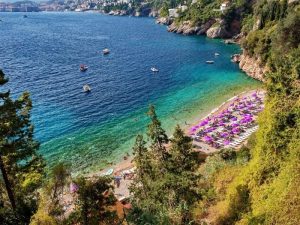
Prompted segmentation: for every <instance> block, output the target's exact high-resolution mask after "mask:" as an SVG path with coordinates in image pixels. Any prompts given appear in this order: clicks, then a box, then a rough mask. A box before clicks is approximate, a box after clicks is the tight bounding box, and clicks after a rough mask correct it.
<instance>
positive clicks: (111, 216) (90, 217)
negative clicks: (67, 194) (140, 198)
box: [64, 177, 119, 225]
mask: <svg viewBox="0 0 300 225" xmlns="http://www.w3.org/2000/svg"><path fill="white" fill-rule="evenodd" d="M111 181H112V180H111V178H109V177H98V178H97V179H96V180H88V179H86V178H83V177H81V178H78V179H77V180H76V181H75V183H76V184H77V185H78V191H77V194H78V199H77V201H76V202H77V203H76V209H75V211H74V212H73V213H72V214H71V215H70V216H69V218H68V219H67V221H65V223H64V224H82V225H98V224H110V225H114V224H118V223H119V221H118V218H117V215H116V212H115V211H114V210H112V208H111V207H112V206H113V205H115V202H116V199H115V197H114V195H113V193H112V192H111V189H112V188H113V186H112V185H111V184H110V183H111Z"/></svg>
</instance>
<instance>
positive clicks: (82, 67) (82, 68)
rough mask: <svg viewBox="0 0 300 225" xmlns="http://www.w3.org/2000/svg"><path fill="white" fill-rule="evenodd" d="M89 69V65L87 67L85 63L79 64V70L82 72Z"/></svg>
mask: <svg viewBox="0 0 300 225" xmlns="http://www.w3.org/2000/svg"><path fill="white" fill-rule="evenodd" d="M87 69H88V67H87V66H86V65H84V64H81V65H80V66H79V70H80V71H81V72H85V71H87Z"/></svg>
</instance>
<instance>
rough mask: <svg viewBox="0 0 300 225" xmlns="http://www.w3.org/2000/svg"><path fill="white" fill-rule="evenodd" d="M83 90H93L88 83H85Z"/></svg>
mask: <svg viewBox="0 0 300 225" xmlns="http://www.w3.org/2000/svg"><path fill="white" fill-rule="evenodd" d="M83 91H84V92H90V91H91V87H90V86H89V85H88V84H85V85H83Z"/></svg>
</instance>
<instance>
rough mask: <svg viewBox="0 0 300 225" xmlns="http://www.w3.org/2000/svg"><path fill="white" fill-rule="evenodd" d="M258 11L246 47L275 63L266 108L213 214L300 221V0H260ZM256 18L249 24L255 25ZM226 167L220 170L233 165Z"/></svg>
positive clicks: (245, 220) (222, 219) (234, 219)
mask: <svg viewBox="0 0 300 225" xmlns="http://www.w3.org/2000/svg"><path fill="white" fill-rule="evenodd" d="M254 11H255V13H254V16H253V18H252V19H251V20H252V21H253V19H254V21H256V22H255V26H254V29H253V30H252V29H249V27H247V28H245V29H244V30H245V31H246V34H247V36H246V37H245V38H244V42H243V47H244V48H245V51H246V52H245V53H246V54H249V55H251V56H252V57H256V58H259V59H261V63H262V64H265V65H267V66H268V68H269V72H268V73H267V74H265V80H266V88H267V98H266V101H265V110H264V112H263V113H262V114H261V115H260V118H259V125H260V128H259V131H258V132H257V134H256V144H254V145H253V146H251V147H250V161H249V163H247V164H246V165H245V166H243V167H240V166H238V165H237V166H234V167H232V168H231V169H230V170H231V171H234V170H237V171H239V172H238V174H236V175H235V176H234V177H232V176H231V175H229V174H227V178H226V177H225V178H223V179H225V180H231V181H230V182H229V183H228V184H227V185H226V186H225V189H224V192H223V194H222V195H223V197H222V196H221V195H220V194H221V193H219V194H217V195H216V196H215V198H214V199H215V200H217V201H216V202H214V203H213V206H212V207H211V213H212V214H213V213H214V216H211V217H212V218H213V219H212V221H213V224H218V225H219V224H221V225H222V224H228V225H229V224H230V225H231V224H243V225H244V224H268V225H271V224H272V225H274V224H278V225H281V224H291V225H296V224H298V223H299V221H300V217H299V215H300V213H299V212H300V198H299V184H300V173H299V171H300V167H299V165H300V154H299V153H300V147H299V146H300V145H299V143H300V102H299V99H300V85H299V84H300V80H299V78H300V69H299V68H300V35H299V32H300V29H299V24H300V23H299V22H300V11H299V6H297V3H293V4H289V5H288V4H287V2H286V1H258V2H257V4H256V6H255V10H254ZM251 20H250V18H248V22H247V23H246V24H250V23H252V24H253V25H254V23H253V22H251ZM247 26H248V25H247ZM218 165H220V164H218ZM223 168H224V169H221V170H220V173H224V172H225V173H226V170H228V168H226V167H223ZM229 178H230V179H229ZM216 187H217V186H216V185H215V186H214V190H216ZM224 193H225V195H224Z"/></svg>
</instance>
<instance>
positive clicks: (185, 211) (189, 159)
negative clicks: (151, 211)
mask: <svg viewBox="0 0 300 225" xmlns="http://www.w3.org/2000/svg"><path fill="white" fill-rule="evenodd" d="M168 153H169V158H168V161H167V162H166V168H167V170H166V173H165V176H164V179H163V181H164V185H163V186H164V187H165V188H164V192H165V193H167V201H166V204H167V205H168V206H169V208H170V209H172V211H175V209H177V212H178V213H177V217H176V216H175V215H174V212H171V214H173V220H174V219H175V220H176V224H186V223H188V222H189V219H190V211H191V207H192V206H193V204H194V203H195V202H196V201H198V200H199V199H200V197H201V196H200V195H199V193H198V190H197V189H198V188H197V187H198V186H199V184H198V182H199V178H200V176H199V174H198V173H197V170H198V167H199V158H198V154H197V152H195V151H194V150H193V147H192V139H191V138H190V137H188V136H185V134H184V131H183V130H182V129H181V128H180V127H179V126H178V125H177V126H176V128H175V132H174V134H173V138H172V139H171V147H170V149H169V151H168ZM173 223H174V222H173Z"/></svg>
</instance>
